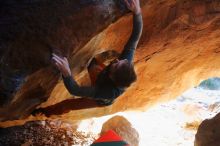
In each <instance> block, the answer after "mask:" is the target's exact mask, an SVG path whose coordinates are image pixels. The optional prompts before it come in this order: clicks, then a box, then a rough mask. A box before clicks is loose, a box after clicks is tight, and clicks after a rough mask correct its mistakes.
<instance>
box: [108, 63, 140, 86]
mask: <svg viewBox="0 0 220 146" xmlns="http://www.w3.org/2000/svg"><path fill="white" fill-rule="evenodd" d="M112 76H113V78H114V83H115V84H116V85H117V86H118V87H123V88H125V87H129V86H130V85H131V84H132V83H133V82H135V81H136V80H137V75H136V73H135V70H134V65H133V64H132V63H129V62H127V63H125V64H123V65H122V66H121V67H120V68H118V69H117V70H116V71H115V72H114V74H113V75H112Z"/></svg>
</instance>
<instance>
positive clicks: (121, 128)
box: [101, 116, 139, 146]
mask: <svg viewBox="0 0 220 146" xmlns="http://www.w3.org/2000/svg"><path fill="white" fill-rule="evenodd" d="M108 130H113V131H115V132H116V133H117V134H118V135H119V136H121V137H122V138H123V139H124V140H125V141H126V142H127V143H128V144H129V145H132V146H138V144H139V134H138V132H137V131H136V130H135V129H134V128H133V127H132V125H131V123H130V122H129V121H128V120H127V119H126V118H124V117H123V116H115V117H112V118H111V119H109V120H108V121H106V122H105V123H104V124H103V126H102V131H101V135H102V134H104V133H105V132H107V131H108Z"/></svg>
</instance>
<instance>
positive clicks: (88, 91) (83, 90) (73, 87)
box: [52, 54, 96, 97]
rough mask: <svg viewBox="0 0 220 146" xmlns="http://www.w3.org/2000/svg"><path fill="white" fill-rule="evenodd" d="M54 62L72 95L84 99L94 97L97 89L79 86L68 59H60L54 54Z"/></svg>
mask: <svg viewBox="0 0 220 146" xmlns="http://www.w3.org/2000/svg"><path fill="white" fill-rule="evenodd" d="M52 60H53V62H54V65H55V66H56V67H57V69H58V70H59V71H60V72H61V73H62V77H63V81H64V85H65V87H66V88H67V90H68V91H69V93H70V94H72V95H75V96H83V97H94V96H95V92H96V89H95V87H92V86H79V85H78V84H77V82H76V81H75V80H74V79H73V77H72V73H71V70H70V67H69V62H68V60H67V58H66V57H60V56H57V55H56V54H53V57H52Z"/></svg>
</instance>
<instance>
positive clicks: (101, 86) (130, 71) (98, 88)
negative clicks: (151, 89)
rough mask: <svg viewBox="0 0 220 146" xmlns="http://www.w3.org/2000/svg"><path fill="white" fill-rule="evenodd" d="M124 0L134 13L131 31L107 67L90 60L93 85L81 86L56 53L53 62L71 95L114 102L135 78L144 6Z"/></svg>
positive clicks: (65, 60) (101, 102)
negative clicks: (142, 8)
mask: <svg viewBox="0 0 220 146" xmlns="http://www.w3.org/2000/svg"><path fill="white" fill-rule="evenodd" d="M124 1H125V3H126V5H127V7H128V9H129V10H131V11H132V13H133V30H132V34H131V36H130V38H129V40H128V42H127V43H126V45H125V47H124V49H123V51H122V53H121V54H120V56H119V58H118V59H116V60H114V61H112V62H111V63H110V64H109V65H108V66H105V65H104V64H102V63H101V62H100V61H99V60H97V59H95V58H94V59H93V60H92V61H91V63H90V64H89V66H88V72H89V75H90V78H91V82H92V85H91V86H79V85H78V84H77V83H76V81H75V80H74V78H73V77H72V73H71V70H70V68H69V63H68V60H67V58H66V57H61V56H58V55H56V54H54V53H53V57H52V61H53V63H54V65H55V66H56V67H57V69H58V70H59V71H60V72H61V73H62V77H63V81H64V85H65V87H66V88H67V90H68V91H69V92H70V93H71V94H72V95H75V96H81V97H83V98H90V99H94V100H96V101H97V103H98V104H99V105H111V104H112V103H113V101H114V100H115V99H116V98H117V97H118V96H120V95H121V94H122V93H123V92H124V91H125V89H126V88H127V87H129V86H130V85H131V84H132V83H133V82H134V81H136V78H137V77H136V74H135V71H134V66H133V63H132V61H133V55H134V52H135V49H136V47H137V44H138V42H139V39H140V36H141V33H142V28H143V22H142V15H141V8H140V2H139V0H124Z"/></svg>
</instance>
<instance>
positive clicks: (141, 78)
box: [1, 0, 220, 124]
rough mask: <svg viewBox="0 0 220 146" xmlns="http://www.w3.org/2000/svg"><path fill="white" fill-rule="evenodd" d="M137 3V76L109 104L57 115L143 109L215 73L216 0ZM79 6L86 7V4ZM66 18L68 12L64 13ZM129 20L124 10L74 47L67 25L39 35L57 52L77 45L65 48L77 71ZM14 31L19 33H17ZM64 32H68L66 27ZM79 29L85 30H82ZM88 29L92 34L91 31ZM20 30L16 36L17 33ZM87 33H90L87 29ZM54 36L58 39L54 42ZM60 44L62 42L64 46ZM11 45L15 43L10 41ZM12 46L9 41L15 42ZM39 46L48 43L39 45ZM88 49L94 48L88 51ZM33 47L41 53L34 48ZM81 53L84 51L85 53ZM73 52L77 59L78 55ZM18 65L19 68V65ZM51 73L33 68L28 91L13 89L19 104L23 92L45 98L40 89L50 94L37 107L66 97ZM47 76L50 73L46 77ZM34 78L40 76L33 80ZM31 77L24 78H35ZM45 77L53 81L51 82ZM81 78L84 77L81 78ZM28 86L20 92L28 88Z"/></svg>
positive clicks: (115, 39) (219, 72) (115, 40)
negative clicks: (139, 29) (139, 6)
mask: <svg viewBox="0 0 220 146" xmlns="http://www.w3.org/2000/svg"><path fill="white" fill-rule="evenodd" d="M142 8H143V9H142V10H143V19H144V30H143V35H142V38H141V41H140V44H139V46H138V49H137V52H136V56H135V67H136V70H137V74H138V81H137V82H136V83H135V84H134V85H133V86H132V87H131V88H129V89H128V91H127V92H126V93H125V94H123V95H122V96H121V97H119V98H118V99H117V101H116V102H115V103H114V105H112V106H109V107H105V108H92V109H83V110H75V111H71V112H68V113H66V114H63V115H60V116H59V117H60V118H70V119H84V118H88V117H94V116H102V115H106V114H111V113H114V112H117V111H122V110H127V109H141V110H143V109H146V108H149V107H150V106H151V105H153V104H155V103H158V102H161V101H166V100H169V99H172V98H175V97H176V96H178V95H180V94H181V93H182V92H183V91H185V90H186V89H188V88H191V87H194V86H195V85H198V84H199V83H200V82H201V81H202V80H204V79H207V78H209V77H214V76H220V57H219V55H220V53H219V52H220V41H219V40H220V39H219V38H220V35H219V34H220V32H219V31H220V30H219V27H220V23H219V22H220V15H219V12H220V2H219V1H218V0H212V1H210V0H193V1H186V0H178V1H176V0H158V1H155V0H148V1H146V4H145V5H143V7H142ZM85 11H88V9H87V10H85ZM89 12H91V11H89ZM96 14H99V13H96ZM88 15H89V14H88ZM68 18H69V17H68ZM71 18H72V17H70V18H69V19H71ZM77 20H78V19H77ZM108 20H109V19H108ZM68 22H69V23H67V22H64V23H62V24H63V25H64V26H65V25H67V24H68V26H69V25H71V26H72V23H71V22H72V21H68ZM128 24H129V25H128ZM130 24H131V16H125V17H123V18H121V19H120V20H119V21H117V22H116V23H114V24H112V25H110V26H109V27H108V28H107V29H105V30H104V31H102V33H100V34H98V35H96V36H95V37H93V38H92V39H91V40H90V41H89V42H88V43H87V44H86V45H83V44H78V43H77V45H78V47H77V46H76V47H75V46H74V45H73V44H71V42H72V41H70V42H69V40H68V39H67V38H69V37H65V35H64V34H65V33H62V32H68V30H69V29H67V30H66V29H65V28H68V27H60V26H59V27H58V28H59V29H58V30H59V31H52V32H55V33H56V34H52V35H50V36H53V37H51V38H48V39H47V37H45V39H43V40H48V42H50V44H52V45H55V47H58V48H63V51H61V52H64V53H65V52H66V51H67V50H68V46H67V47H65V45H66V43H67V44H68V43H70V45H69V46H72V47H74V48H80V47H82V48H81V49H80V50H81V51H79V52H77V51H76V50H77V49H76V50H75V49H74V50H75V51H76V52H74V51H73V53H70V54H69V55H70V56H71V59H70V60H71V66H72V67H74V68H73V72H74V73H75V74H77V73H79V72H80V70H81V69H82V68H84V66H85V64H86V63H85V62H84V61H88V58H89V57H91V56H92V55H94V54H96V53H99V52H102V51H105V50H110V49H114V50H117V51H118V52H120V51H121V49H122V48H123V45H124V44H125V42H126V40H127V38H128V36H129V33H130V31H131V25H130ZM97 25H98V24H97V23H95V26H97ZM100 30H101V29H100ZM58 32H59V33H58ZM70 32H71V31H70ZM96 32H97V31H96ZM18 34H20V35H21V33H18ZM61 34H63V35H61ZM67 34H68V33H67ZM80 34H81V33H80ZM69 35H72V33H70V34H69ZM81 35H83V36H85V34H81ZM93 35H95V32H94V33H93ZM21 36H22V35H21ZM21 36H20V37H19V38H22V37H21ZM24 36H25V35H24ZM90 36H91V37H92V35H90ZM119 36H120V37H119ZM91 37H90V38H91ZM25 38H29V37H25ZM37 38H38V37H37ZM56 38H57V39H56ZM59 38H64V42H63V43H61V42H62V41H61V40H60V39H59ZM73 38H74V37H73ZM31 40H32V39H31ZM57 40H60V41H61V42H59V41H58V42H57ZM71 40H73V39H71ZM17 41H18V40H17ZM84 41H85V40H84ZM15 42H16V41H15ZM28 42H30V41H28ZM76 42H78V41H76ZM85 42H86V41H85ZM72 43H73V42H72ZM33 44H35V43H33ZM42 44H43V43H42ZM61 44H64V46H62V45H61ZM6 46H7V44H6ZM13 46H19V45H17V44H16V43H15V44H14V45H13ZM13 46H11V47H12V48H16V47H13ZM30 46H35V47H36V48H41V47H42V46H41V45H40V46H39V44H38V43H36V44H35V45H32V43H30V44H29V45H27V46H26V47H25V48H30ZM1 48H2V47H1ZM21 48H23V47H21ZM70 48H71V47H70ZM16 49H17V48H16ZM2 50H3V49H1V51H2ZM12 50H13V49H12ZM18 50H19V49H18ZM21 50H22V49H21ZM27 50H28V49H27ZM45 50H48V49H46V47H45ZM70 50H71V49H70ZM94 50H96V51H95V52H94ZM29 51H30V50H29ZM2 52H4V51H2ZM12 52H13V51H12ZM20 52H22V51H20ZM46 52H47V53H43V54H44V55H45V54H47V55H48V57H45V58H46V60H47V59H48V58H49V53H48V52H49V50H48V51H46ZM67 52H68V51H67ZM34 53H35V54H41V53H39V52H34ZM20 54H22V53H20ZM67 54H68V53H67ZM44 55H39V56H44ZM84 55H88V56H89V57H88V56H84ZM15 56H16V55H15ZM36 57H37V56H36ZM12 58H13V57H12ZM79 58H80V59H81V60H79ZM33 59H34V58H33ZM43 60H44V59H43ZM26 61H27V60H26ZM28 61H29V60H28ZM35 61H37V59H35ZM9 62H10V61H9ZM18 62H19V61H18ZM24 62H25V61H24ZM37 62H38V61H37ZM45 62H46V63H45ZM45 62H44V61H43V63H41V62H38V64H40V65H42V64H43V65H46V64H47V63H48V62H47V61H45ZM78 62H80V63H81V64H80V66H83V67H82V68H80V67H79V66H76V63H78ZM27 66H28V65H27ZM15 67H17V66H15ZM19 67H20V66H19ZM25 67H26V65H25ZM38 67H39V66H37V67H36V68H34V69H33V70H37V69H39V68H38ZM40 67H42V66H40ZM20 68H22V66H21V67H20ZM30 68H31V67H30ZM84 73H85V72H82V73H81V74H78V75H77V76H76V77H77V79H78V80H79V81H80V80H81V79H82V78H83V77H84ZM44 74H46V76H47V78H42V77H41V76H43V75H44ZM53 74H54V73H53V72H52V71H51V70H50V69H48V68H44V69H43V68H42V69H41V70H38V71H37V72H34V73H33V74H32V76H30V77H32V78H34V79H35V80H36V81H37V84H38V85H40V86H30V85H31V83H29V84H27V83H26V86H30V87H28V88H24V89H29V90H28V91H31V93H29V94H27V95H26V96H23V95H22V94H21V93H25V92H21V93H20V94H16V96H15V97H16V98H15V99H19V97H22V98H21V99H22V100H19V101H20V102H19V104H21V103H22V104H24V101H25V102H26V101H27V99H25V98H28V97H29V96H28V95H30V94H31V95H33V96H36V97H37V98H35V99H37V100H39V98H38V97H41V98H40V99H41V100H42V101H40V102H39V101H34V103H38V104H39V103H41V102H43V101H44V100H45V99H47V96H43V95H48V96H49V95H50V98H49V100H47V102H46V103H44V104H42V105H41V107H47V106H50V105H52V104H56V103H59V102H60V101H63V100H65V99H68V98H70V97H71V96H70V95H69V94H68V93H67V91H66V90H65V88H64V86H63V83H62V81H60V82H58V83H57V80H55V76H56V75H53ZM48 77H51V79H50V78H48ZM40 78H41V80H39V79H40ZM34 79H33V80H30V81H35V80H34ZM44 79H45V80H44ZM48 80H49V81H50V84H49V83H48V82H49V81H48ZM51 80H53V81H54V82H55V83H52V81H51ZM82 83H84V82H83V80H82ZM44 86H46V87H44ZM42 88H43V89H42ZM34 89H35V90H34ZM44 89H45V90H44ZM28 91H26V92H27V93H28ZM33 91H40V92H35V94H32V93H34V92H33ZM28 103H29V102H27V104H28ZM22 104H21V105H22ZM9 107H10V108H7V109H13V111H12V110H7V112H6V113H7V115H9V114H12V116H11V117H21V115H20V114H21V111H19V110H17V111H18V112H15V108H13V106H12V105H11V106H9ZM32 107H35V106H32ZM58 108H59V107H58ZM21 109H22V108H21ZM24 109H26V108H23V109H22V110H23V111H25V110H24ZM23 111H22V112H23ZM23 113H24V112H23ZM27 113H28V112H27ZM53 114H54V115H55V116H54V117H55V118H57V116H56V112H54V113H53ZM73 115H74V116H73ZM16 122H18V121H16ZM6 124H7V123H6Z"/></svg>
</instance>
